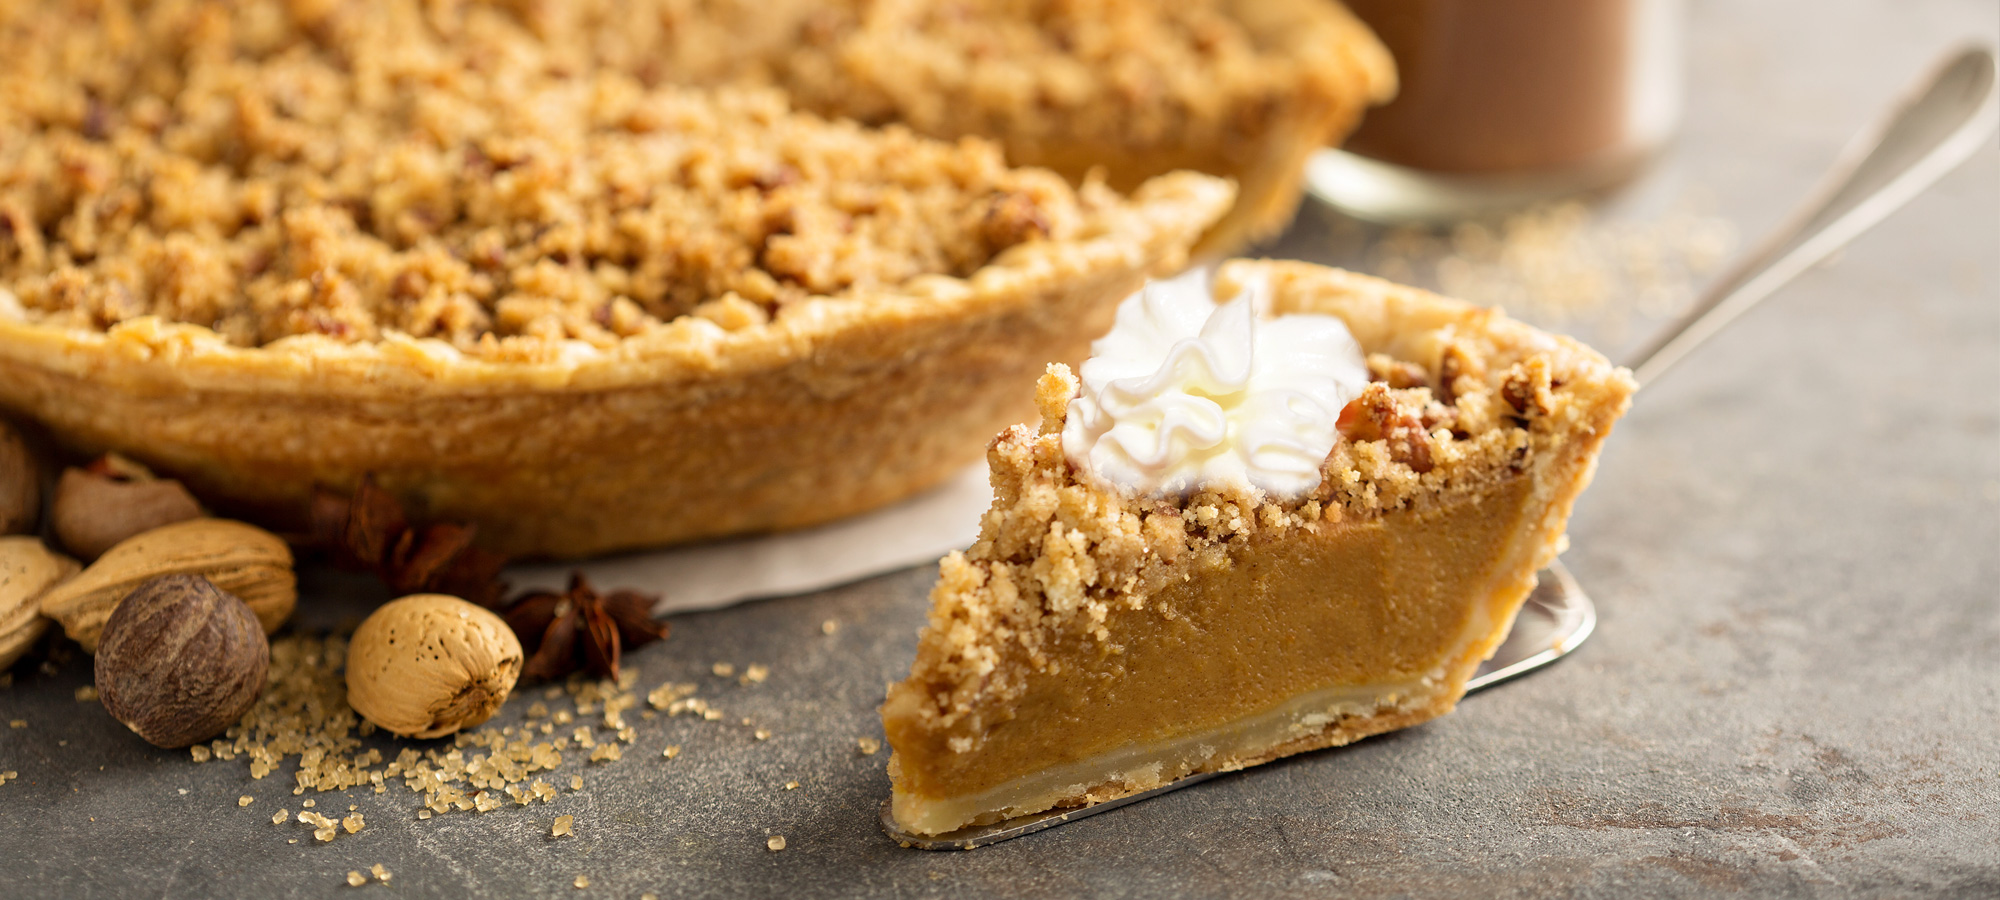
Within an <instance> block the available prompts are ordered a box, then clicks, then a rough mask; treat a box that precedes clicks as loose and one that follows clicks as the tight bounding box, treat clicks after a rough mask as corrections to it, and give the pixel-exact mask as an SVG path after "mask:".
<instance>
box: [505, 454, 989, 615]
mask: <svg viewBox="0 0 2000 900" xmlns="http://www.w3.org/2000/svg"><path fill="white" fill-rule="evenodd" d="M992 501H993V491H992V489H991V488H990V487H988V485H987V481H986V463H985V462H984V461H981V462H979V463H978V464H976V465H973V466H969V467H967V468H966V469H965V471H963V472H960V473H959V474H958V475H957V476H955V477H953V478H952V479H951V480H950V481H947V482H945V483H944V484H943V485H941V486H939V487H936V488H933V489H931V490H930V491H928V492H925V493H923V494H920V495H918V496H916V497H912V498H910V499H908V500H905V501H903V502H901V503H898V504H896V505H894V506H891V507H887V508H885V509H879V510H876V511H875V512H872V513H866V514H863V515H859V516H855V517H853V518H851V519H844V520H841V521H839V522H833V523H830V524H827V525H821V526H819V527H816V528H809V529H805V530H803V531H791V532H785V533H783V534H774V535H765V536H759V537H748V538H736V539H732V540H725V541H715V542H712V543H707V544H698V545H694V546H689V547H676V548H673V549H668V550H659V551H655V552H651V553H635V554H628V555H625V556H614V557H607V558H604V559H596V560H591V561H588V562H584V563H551V564H535V565H522V566H513V567H511V568H509V569H508V570H507V573H506V574H505V575H504V576H503V577H504V578H505V579H506V580H507V582H508V584H509V585H510V587H511V588H512V589H515V590H520V589H525V588H561V587H562V586H564V585H565V584H567V583H568V581H569V573H570V571H571V570H572V569H582V570H583V572H584V574H585V575H587V576H589V578H590V581H591V584H593V585H595V586H596V587H597V588H598V589H599V590H608V589H612V588H632V589H634V590H640V591H646V592H648V593H659V594H662V595H663V596H662V597H661V598H660V603H659V605H658V606H656V607H654V610H653V611H654V613H655V614H660V615H664V614H666V613H672V612H685V611H687V610H696V609H716V608H718V607H723V606H728V605H730V604H733V603H738V602H741V601H744V600H751V599H756V598H759V597H778V596H784V595H787V594H802V593H806V592H808V591H816V590H820V589H822V588H828V587H833V586H834V585H839V584H845V583H847V582H850V581H856V580H859V579H862V578H866V577H868V576H870V575H878V574H881V573H883V572H892V571H895V570H897V569H904V568H908V567H910V566H914V565H929V564H932V563H936V562H937V560H938V557H941V556H943V555H945V554H946V553H949V552H951V551H953V550H959V549H963V548H965V547H969V546H971V545H972V542H973V540H975V539H976V538H978V537H979V517H980V516H981V515H982V514H984V513H985V512H986V509H987V507H988V506H990V505H992Z"/></svg>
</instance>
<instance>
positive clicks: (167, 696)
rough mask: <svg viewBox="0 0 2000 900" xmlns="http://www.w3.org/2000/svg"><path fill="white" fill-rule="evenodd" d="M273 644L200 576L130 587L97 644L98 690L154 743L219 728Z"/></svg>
mask: <svg viewBox="0 0 2000 900" xmlns="http://www.w3.org/2000/svg"><path fill="white" fill-rule="evenodd" d="M270 667H271V645H270V643H269V642H267V641H265V640H264V629H263V627H262V626H261V625H259V624H258V622H257V617H256V616H255V615H253V614H252V613H251V612H250V607H248V606H246V605H244V603H243V601H242V600H239V599H237V598H236V596H235V595H233V594H231V593H229V592H228V591H225V590H222V589H220V588H218V587H216V586H215V585H214V584H212V583H211V582H209V580H208V579H206V578H202V577H200V576H198V575H167V576H164V577H161V578H155V579H152V580H151V581H147V582H146V583H144V584H141V585H139V587H138V588H137V589H136V590H134V591H133V592H132V593H131V595H130V596H128V597H126V598H125V600H124V602H122V603H119V604H118V608H117V609H116V610H114V611H113V612H112V613H111V618H110V619H108V620H106V621H105V623H104V634H103V636H102V637H101V638H100V640H99V641H98V645H97V698H98V699H99V700H101V701H103V703H104V708H105V709H106V710H107V711H109V712H110V713H111V715H112V717H113V718H116V719H117V720H118V721H120V722H123V723H125V726H126V727H127V728H130V729H132V730H133V731H134V732H136V733H138V735H139V736H140V737H142V738H145V739H146V740H147V741H150V742H152V743H153V744H155V745H157V746H160V747H185V746H187V745H189V744H193V743H197V742H200V741H205V740H208V739H209V738H212V737H214V736H216V735H218V734H221V733H222V732H223V731H224V730H225V729H227V728H228V727H229V726H230V725H231V724H233V723H234V722H236V720H238V719H241V718H243V714H244V713H246V712H249V711H250V707H251V705H252V704H254V703H256V702H257V695H258V694H260V693H262V692H263V690H264V674H265V672H266V671H267V670H268V669H269V668H270Z"/></svg>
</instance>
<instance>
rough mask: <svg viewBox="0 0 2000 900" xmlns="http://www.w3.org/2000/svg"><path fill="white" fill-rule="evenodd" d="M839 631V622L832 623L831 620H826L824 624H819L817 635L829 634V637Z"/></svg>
mask: <svg viewBox="0 0 2000 900" xmlns="http://www.w3.org/2000/svg"><path fill="white" fill-rule="evenodd" d="M839 630H840V623H839V622H836V621H834V620H832V619H828V620H826V621H824V622H821V623H819V633H820V634H829V635H830V634H832V633H834V632H836V631H839Z"/></svg>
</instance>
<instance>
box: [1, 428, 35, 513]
mask: <svg viewBox="0 0 2000 900" xmlns="http://www.w3.org/2000/svg"><path fill="white" fill-rule="evenodd" d="M41 517H42V478H41V471H40V469H38V468H37V467H36V466H35V456H34V453H33V452H32V451H30V450H29V449H28V443H27V442H26V441H24V440H22V439H21V433H20V432H18V431H15V430H14V426H12V425H9V424H7V422H6V421H5V420H0V534H25V533H28V532H31V531H34V530H35V522H36V520H38V519H40V518H41Z"/></svg>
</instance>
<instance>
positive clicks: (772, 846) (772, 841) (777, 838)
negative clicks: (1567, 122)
mask: <svg viewBox="0 0 2000 900" xmlns="http://www.w3.org/2000/svg"><path fill="white" fill-rule="evenodd" d="M764 846H765V847H766V848H768V849H769V850H770V851H771V852H772V853H776V852H778V851H780V850H783V849H785V836H784V835H782V834H774V835H771V836H770V837H769V838H766V839H765V840H764Z"/></svg>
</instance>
